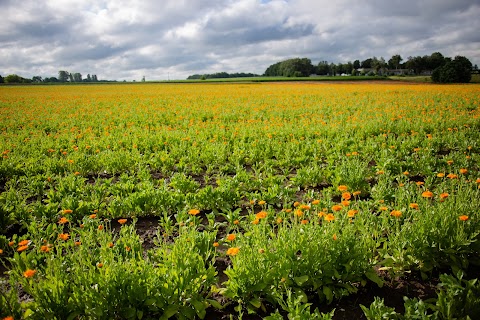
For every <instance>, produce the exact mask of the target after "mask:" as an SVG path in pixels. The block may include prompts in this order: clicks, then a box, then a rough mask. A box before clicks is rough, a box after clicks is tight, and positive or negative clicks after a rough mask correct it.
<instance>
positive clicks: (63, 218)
mask: <svg viewBox="0 0 480 320" xmlns="http://www.w3.org/2000/svg"><path fill="white" fill-rule="evenodd" d="M58 223H59V224H65V223H68V219H67V218H65V217H61V218H60V220H58Z"/></svg>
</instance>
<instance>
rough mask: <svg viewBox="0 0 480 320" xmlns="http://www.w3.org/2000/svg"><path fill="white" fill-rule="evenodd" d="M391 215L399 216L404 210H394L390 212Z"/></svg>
mask: <svg viewBox="0 0 480 320" xmlns="http://www.w3.org/2000/svg"><path fill="white" fill-rule="evenodd" d="M390 215H392V216H394V217H395V218H399V217H400V216H401V215H402V212H401V211H399V210H393V211H392V212H390Z"/></svg>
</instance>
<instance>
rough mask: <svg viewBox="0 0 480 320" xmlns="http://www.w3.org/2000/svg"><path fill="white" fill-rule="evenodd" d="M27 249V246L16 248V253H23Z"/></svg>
mask: <svg viewBox="0 0 480 320" xmlns="http://www.w3.org/2000/svg"><path fill="white" fill-rule="evenodd" d="M27 249H28V246H21V247H18V248H17V251H18V252H22V251H25V250H27Z"/></svg>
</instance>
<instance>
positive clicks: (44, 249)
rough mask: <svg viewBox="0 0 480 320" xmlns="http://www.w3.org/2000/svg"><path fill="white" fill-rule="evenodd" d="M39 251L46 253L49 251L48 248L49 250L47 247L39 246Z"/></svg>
mask: <svg viewBox="0 0 480 320" xmlns="http://www.w3.org/2000/svg"><path fill="white" fill-rule="evenodd" d="M40 251H42V252H48V251H50V248H49V247H48V246H41V247H40Z"/></svg>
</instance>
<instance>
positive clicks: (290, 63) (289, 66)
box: [264, 58, 315, 77]
mask: <svg viewBox="0 0 480 320" xmlns="http://www.w3.org/2000/svg"><path fill="white" fill-rule="evenodd" d="M314 69H315V68H314V67H313V65H312V61H311V60H310V59H308V58H294V59H288V60H285V61H281V62H277V63H275V64H272V65H271V66H269V67H268V68H267V70H265V72H264V75H265V76H284V77H295V76H299V77H300V76H303V77H308V76H309V75H310V74H312V72H313V71H314Z"/></svg>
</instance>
